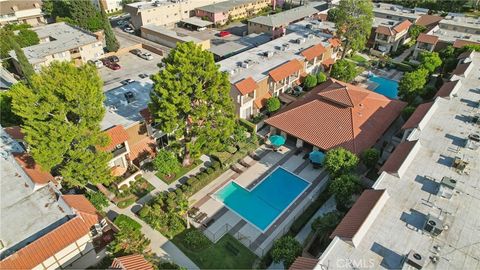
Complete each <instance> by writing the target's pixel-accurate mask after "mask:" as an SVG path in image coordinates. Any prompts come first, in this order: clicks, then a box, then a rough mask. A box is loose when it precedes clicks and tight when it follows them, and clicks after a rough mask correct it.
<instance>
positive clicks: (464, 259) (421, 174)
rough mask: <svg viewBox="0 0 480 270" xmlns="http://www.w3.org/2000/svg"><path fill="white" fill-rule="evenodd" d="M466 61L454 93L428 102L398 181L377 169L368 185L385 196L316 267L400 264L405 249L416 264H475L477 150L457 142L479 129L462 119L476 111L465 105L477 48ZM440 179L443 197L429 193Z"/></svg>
mask: <svg viewBox="0 0 480 270" xmlns="http://www.w3.org/2000/svg"><path fill="white" fill-rule="evenodd" d="M473 62H474V64H475V66H476V67H475V69H474V70H473V71H472V72H471V73H470V74H469V76H468V77H467V78H463V79H462V87H461V89H460V90H459V92H458V97H454V98H452V99H451V100H447V99H443V98H437V99H436V101H435V103H437V104H436V105H438V106H436V107H437V108H436V110H435V112H434V114H433V115H432V117H431V118H430V119H429V120H426V121H427V122H426V125H425V127H424V128H423V129H422V130H421V131H420V134H419V140H418V142H417V144H418V143H419V144H420V148H419V150H418V152H417V153H413V154H412V156H413V159H412V160H411V161H410V162H408V163H406V165H408V167H407V169H406V172H405V173H403V174H402V175H401V177H400V178H398V177H396V176H393V175H390V174H387V173H383V174H382V175H381V176H380V178H379V179H378V180H377V181H376V183H375V185H374V188H375V189H386V190H387V192H388V194H389V196H390V198H389V199H388V200H387V202H386V204H385V205H384V207H383V208H382V209H381V211H380V212H379V213H378V216H377V217H376V219H375V220H374V221H373V223H372V224H371V226H370V227H369V228H368V230H367V231H366V234H365V236H364V237H363V239H362V240H361V241H360V243H359V244H358V246H357V247H353V246H352V245H350V244H348V243H346V242H344V241H342V240H340V239H339V238H336V239H335V240H334V241H333V242H332V243H331V244H330V245H329V247H328V248H327V250H325V252H324V253H323V255H322V256H321V257H320V262H319V263H320V264H322V265H324V266H329V267H328V269H345V268H346V267H347V266H346V265H348V268H349V269H350V268H352V269H355V268H358V269H360V268H361V269H363V268H369V269H402V259H403V256H404V255H406V254H407V253H408V252H409V251H410V250H412V249H413V250H415V251H416V252H417V253H419V254H420V255H421V256H422V257H424V258H426V261H427V262H426V264H425V266H424V267H423V268H422V269H480V233H479V230H480V229H479V224H480V208H479V207H478V205H479V204H480V159H479V158H478V157H479V152H478V150H476V151H475V150H470V149H467V148H463V147H462V145H463V144H464V139H465V137H466V136H468V134H471V133H474V132H477V133H478V131H479V130H478V125H477V126H475V125H473V124H472V123H471V122H470V117H472V116H473V115H474V114H475V113H476V112H477V113H478V109H475V107H474V105H473V104H476V102H477V101H478V100H479V95H480V68H479V67H480V53H476V54H475V56H474V57H473ZM455 156H459V157H461V158H462V159H463V160H468V161H469V162H470V164H469V165H468V167H467V170H469V174H465V173H464V174H459V173H457V172H456V171H454V170H453V169H452V168H451V167H450V165H451V164H452V162H453V158H454V157H455ZM443 177H450V178H452V179H454V180H456V181H457V184H456V187H455V191H454V192H453V197H452V198H450V199H447V198H443V197H441V196H438V195H436V191H437V190H438V186H439V185H440V181H441V180H442V178H443ZM429 214H430V215H433V216H434V217H440V218H441V219H442V220H443V225H444V226H445V225H446V226H448V228H447V227H444V230H443V232H442V233H441V234H440V235H438V236H435V237H433V236H431V235H430V234H429V233H428V232H424V231H423V224H424V223H425V221H426V217H427V215H429ZM430 256H437V257H438V262H436V263H433V262H431V261H430V259H429V257H430ZM342 266H343V267H342ZM403 269H405V268H403ZM411 269H413V268H411Z"/></svg>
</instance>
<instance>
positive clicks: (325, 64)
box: [322, 57, 335, 67]
mask: <svg viewBox="0 0 480 270" xmlns="http://www.w3.org/2000/svg"><path fill="white" fill-rule="evenodd" d="M333 64H335V60H333V58H331V57H330V58H327V59H325V60H323V61H322V65H324V66H326V67H328V66H331V65H333Z"/></svg>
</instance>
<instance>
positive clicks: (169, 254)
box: [108, 198, 200, 269]
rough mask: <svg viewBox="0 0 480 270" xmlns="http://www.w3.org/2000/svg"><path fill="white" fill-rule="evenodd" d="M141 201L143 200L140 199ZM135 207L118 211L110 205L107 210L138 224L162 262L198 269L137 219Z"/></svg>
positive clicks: (163, 238)
mask: <svg viewBox="0 0 480 270" xmlns="http://www.w3.org/2000/svg"><path fill="white" fill-rule="evenodd" d="M142 199H143V198H142ZM133 207H135V205H132V207H130V208H126V209H120V208H118V207H117V206H115V205H113V204H112V205H110V207H109V208H108V210H112V211H115V212H117V213H118V214H124V215H126V216H129V217H131V218H132V219H134V220H135V221H137V222H138V223H140V224H141V225H142V233H144V234H145V236H146V237H147V238H148V239H150V241H151V243H150V247H151V249H152V252H154V253H155V254H156V255H157V256H158V257H159V258H161V259H164V260H169V261H173V262H175V263H176V264H178V265H179V266H181V267H185V268H187V269H200V268H198V266H196V265H195V263H193V262H192V261H191V260H190V259H189V258H188V257H187V256H186V255H185V254H183V252H182V251H181V250H180V249H179V248H177V246H175V245H174V244H173V243H172V242H171V241H170V240H168V238H166V237H165V236H163V235H162V234H161V233H160V232H158V231H156V230H154V229H153V228H151V227H150V225H148V224H147V223H145V222H144V221H143V220H141V219H140V218H138V217H137V216H136V215H135V214H134V213H133V212H132V208H133Z"/></svg>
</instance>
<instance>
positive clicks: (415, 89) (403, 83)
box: [398, 68, 428, 101]
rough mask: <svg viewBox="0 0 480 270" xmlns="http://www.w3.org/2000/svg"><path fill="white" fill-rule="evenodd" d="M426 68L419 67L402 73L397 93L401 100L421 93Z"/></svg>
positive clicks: (410, 98)
mask: <svg viewBox="0 0 480 270" xmlns="http://www.w3.org/2000/svg"><path fill="white" fill-rule="evenodd" d="M427 76H428V70H426V69H424V68H420V69H417V70H414V71H411V72H407V73H405V74H404V75H403V77H402V79H401V80H400V82H399V83H398V95H399V96H400V98H401V99H402V100H407V101H408V100H412V99H413V98H415V97H416V96H417V95H419V94H421V91H422V90H423V87H424V86H425V84H426V83H427Z"/></svg>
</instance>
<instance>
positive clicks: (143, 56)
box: [140, 53, 153, 60]
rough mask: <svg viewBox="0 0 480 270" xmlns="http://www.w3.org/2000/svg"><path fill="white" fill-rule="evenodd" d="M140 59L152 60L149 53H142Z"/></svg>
mask: <svg viewBox="0 0 480 270" xmlns="http://www.w3.org/2000/svg"><path fill="white" fill-rule="evenodd" d="M140 57H141V58H143V59H145V60H153V56H152V54H151V53H142V54H140Z"/></svg>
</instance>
